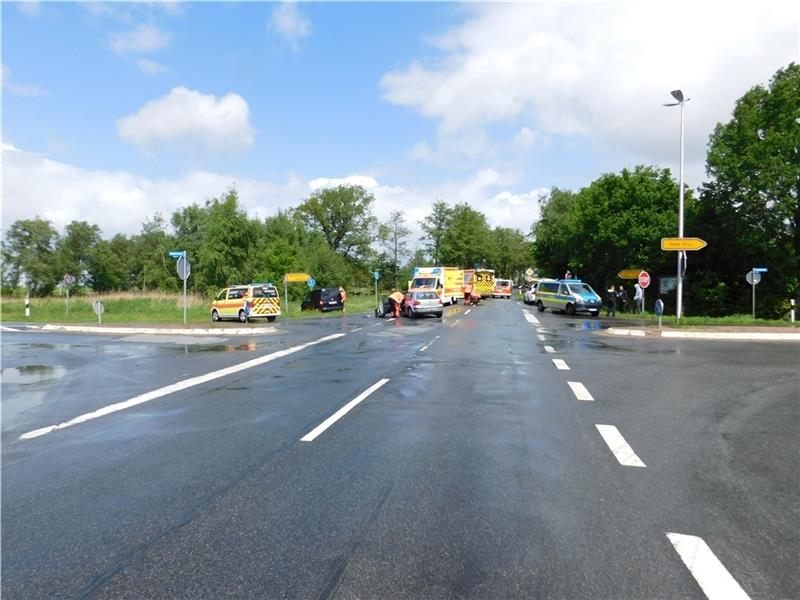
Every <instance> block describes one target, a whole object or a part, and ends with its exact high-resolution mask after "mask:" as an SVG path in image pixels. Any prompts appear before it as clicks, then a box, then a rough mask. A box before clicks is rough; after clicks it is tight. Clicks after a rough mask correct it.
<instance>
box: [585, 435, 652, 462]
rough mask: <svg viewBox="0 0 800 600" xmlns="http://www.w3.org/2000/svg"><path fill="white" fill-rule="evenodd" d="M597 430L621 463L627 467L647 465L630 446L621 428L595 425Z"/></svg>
mask: <svg viewBox="0 0 800 600" xmlns="http://www.w3.org/2000/svg"><path fill="white" fill-rule="evenodd" d="M595 427H597V431H599V432H600V435H601V436H603V440H604V441H605V443H606V444H607V445H608V448H609V450H611V452H612V453H613V454H614V456H615V457H616V459H617V460H618V461H619V464H621V465H624V466H626V467H645V466H646V465H645V464H644V463H643V462H642V459H641V458H639V457H638V456H636V452H634V451H633V448H631V447H630V445H629V444H628V442H626V441H625V438H624V437H622V434H621V433H620V432H619V429H617V428H616V427H614V426H613V425H595Z"/></svg>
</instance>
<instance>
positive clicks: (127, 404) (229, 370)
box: [19, 333, 345, 440]
mask: <svg viewBox="0 0 800 600" xmlns="http://www.w3.org/2000/svg"><path fill="white" fill-rule="evenodd" d="M344 336H345V334H344V333H334V334H333V335H327V336H325V337H322V338H319V339H318V340H314V341H313V342H307V343H305V344H301V345H299V346H293V347H291V348H287V349H286V350H279V351H278V352H273V353H272V354H267V355H265V356H259V357H258V358H253V359H251V360H248V361H245V362H243V363H239V364H238V365H233V366H231V367H226V368H224V369H219V370H218V371H212V372H211V373H206V374H205V375H198V376H197V377H191V378H189V379H184V380H183V381H179V382H177V383H173V384H172V385H168V386H165V387H162V388H158V389H157V390H153V391H151V392H147V393H145V394H140V395H139V396H135V397H133V398H131V399H130V400H125V401H124V402H117V403H116V404H110V405H108V406H105V407H103V408H98V409H97V410H95V411H92V412H90V413H86V414H84V415H80V416H78V417H75V418H74V419H70V420H69V421H64V422H63V423H58V424H57V425H49V426H47V427H42V428H41V429H35V430H34V431H29V432H28V433H23V434H22V435H21V436H19V439H21V440H29V439H32V438H35V437H39V436H42V435H46V434H48V433H51V432H53V431H56V430H57V429H64V428H66V427H72V426H73V425H78V424H79V423H85V422H86V421H91V420H93V419H98V418H100V417H104V416H105V415H109V414H111V413H115V412H119V411H121V410H125V409H127V408H131V407H132V406H138V405H139V404H144V403H145V402H150V400H155V399H156V398H161V397H162V396H167V395H169V394H174V393H175V392H179V391H181V390H185V389H188V388H191V387H194V386H196V385H200V384H203V383H208V382H209V381H213V380H215V379H219V378H220V377H224V376H225V375H231V374H233V373H239V372H240V371H244V370H246V369H252V368H253V367H258V366H260V365H263V364H266V363H268V362H272V361H273V360H275V359H276V358H282V357H284V356H289V355H290V354H294V353H295V352H299V351H300V350H305V349H306V348H309V347H311V346H316V345H317V344H322V343H324V342H329V341H331V340H336V339H339V338H340V337H344Z"/></svg>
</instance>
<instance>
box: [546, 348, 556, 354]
mask: <svg viewBox="0 0 800 600" xmlns="http://www.w3.org/2000/svg"><path fill="white" fill-rule="evenodd" d="M544 351H545V352H547V353H549V354H555V353H556V349H555V348H553V347H552V346H545V347H544Z"/></svg>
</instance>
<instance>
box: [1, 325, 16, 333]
mask: <svg viewBox="0 0 800 600" xmlns="http://www.w3.org/2000/svg"><path fill="white" fill-rule="evenodd" d="M0 331H13V332H15V333H19V332H20V330H19V329H14V328H12V327H6V326H5V325H0Z"/></svg>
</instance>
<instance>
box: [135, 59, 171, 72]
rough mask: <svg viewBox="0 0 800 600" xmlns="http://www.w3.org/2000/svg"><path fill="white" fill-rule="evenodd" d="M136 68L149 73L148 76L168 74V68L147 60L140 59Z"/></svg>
mask: <svg viewBox="0 0 800 600" xmlns="http://www.w3.org/2000/svg"><path fill="white" fill-rule="evenodd" d="M136 66H137V67H139V70H140V71H142V72H143V73H147V74H148V75H161V74H162V73H166V72H167V68H166V67H165V66H163V65H160V64H158V63H157V62H155V61H152V60H148V59H146V58H140V59H139V60H137V61H136Z"/></svg>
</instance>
